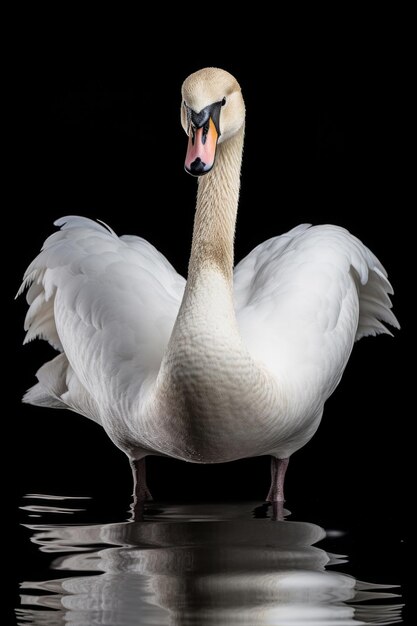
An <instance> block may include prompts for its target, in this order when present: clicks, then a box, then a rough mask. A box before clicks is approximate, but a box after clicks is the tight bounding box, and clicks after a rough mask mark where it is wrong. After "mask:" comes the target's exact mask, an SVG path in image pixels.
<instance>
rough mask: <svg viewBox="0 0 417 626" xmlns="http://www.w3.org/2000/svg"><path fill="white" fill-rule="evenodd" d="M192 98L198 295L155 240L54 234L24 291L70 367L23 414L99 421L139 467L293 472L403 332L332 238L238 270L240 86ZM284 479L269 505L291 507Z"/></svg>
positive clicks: (374, 268)
mask: <svg viewBox="0 0 417 626" xmlns="http://www.w3.org/2000/svg"><path fill="white" fill-rule="evenodd" d="M182 93H183V104H182V107H181V118H182V123H183V126H184V129H185V130H186V132H187V134H188V135H189V147H188V151H187V157H186V163H185V166H186V169H187V170H188V171H189V172H190V173H192V174H196V175H198V176H199V181H198V196H197V208H196V215H195V222H194V233H193V243H192V250H191V257H190V264H189V272H188V279H187V281H185V279H184V278H183V277H181V276H180V275H179V274H177V272H176V271H175V270H174V268H173V267H172V266H171V265H170V263H169V262H168V261H167V260H166V258H165V257H164V256H163V255H162V254H161V253H159V252H158V251H157V250H156V249H155V248H154V247H153V246H152V245H151V244H150V243H148V242H147V241H145V240H144V239H141V238H139V237H133V236H122V237H118V236H117V235H116V234H115V233H114V232H113V231H112V230H111V229H110V228H108V227H106V226H105V225H102V224H98V223H96V222H93V221H92V220H89V219H87V218H82V217H74V216H71V217H66V218H62V219H60V220H58V221H57V222H56V225H57V226H60V230H59V231H57V232H55V233H54V234H52V235H51V236H50V237H49V238H48V239H47V240H46V242H45V244H44V246H43V249H42V252H41V253H40V254H39V256H38V257H37V258H36V259H35V260H34V261H33V263H32V264H31V265H30V266H29V268H28V270H27V272H26V274H25V278H24V282H23V285H22V289H23V288H25V287H26V286H28V285H30V287H29V290H28V293H27V300H28V303H29V311H28V314H27V317H26V322H25V328H26V330H27V335H26V339H25V341H26V342H27V341H30V340H32V339H34V338H35V337H41V338H43V339H46V340H47V341H49V342H50V343H51V344H52V345H53V346H54V347H55V348H56V349H57V350H58V351H59V352H60V354H59V355H58V356H57V357H56V358H55V359H53V360H52V361H50V362H48V363H46V364H45V365H43V366H42V367H41V368H40V370H39V371H38V373H37V377H38V381H39V382H38V384H36V385H35V386H34V387H32V389H30V390H29V391H28V392H27V394H26V396H25V398H24V401H26V402H29V403H31V404H35V405H40V406H48V407H55V408H69V409H72V410H73V411H76V412H77V413H81V414H82V415H85V416H86V417H88V418H90V419H92V420H94V421H95V422H97V423H98V424H101V425H102V426H103V428H104V429H105V430H106V432H107V434H108V435H109V437H110V438H111V439H112V441H113V442H114V443H115V444H116V445H117V446H118V447H119V448H121V449H122V450H123V451H124V452H125V453H126V454H127V455H128V456H129V458H130V460H131V461H132V462H133V463H139V462H141V460H142V459H143V458H144V457H145V456H146V455H149V454H157V455H165V456H171V457H175V458H178V459H183V460H185V461H192V462H196V463H216V462H225V461H232V460H234V459H239V458H244V457H252V456H259V455H265V454H269V455H271V456H272V457H273V459H288V458H289V457H290V456H291V454H292V453H293V452H295V451H296V450H298V449H299V448H301V447H302V446H303V445H304V444H305V443H307V441H308V440H309V439H310V438H311V437H312V435H313V434H314V432H315V431H316V429H317V427H318V425H319V423H320V419H321V415H322V412H323V405H324V402H325V401H326V399H327V398H328V397H329V396H330V394H331V393H332V392H333V391H334V389H335V387H336V386H337V384H338V382H339V380H340V378H341V376H342V373H343V370H344V368H345V366H346V363H347V361H348V359H349V355H350V352H351V350H352V347H353V344H354V342H355V340H357V339H360V338H361V337H363V336H365V335H376V334H378V333H389V331H388V330H387V328H386V327H385V325H384V323H388V324H391V325H392V326H394V327H397V328H398V322H397V320H396V318H395V316H394V315H393V313H392V311H391V302H390V299H389V294H391V293H392V289H391V286H390V283H389V282H388V279H387V274H386V272H385V270H384V268H383V267H382V265H381V264H380V262H379V261H378V259H377V258H376V257H375V256H374V255H373V254H372V252H371V251H370V250H369V249H368V248H367V247H366V246H365V245H364V244H363V243H361V242H360V241H359V240H358V239H356V238H355V237H354V236H353V235H351V234H350V233H349V232H348V231H346V230H345V229H343V228H341V227H338V226H331V225H324V226H310V225H308V224H303V225H300V226H297V227H296V228H294V229H292V230H291V231H290V232H288V233H286V234H284V235H281V236H278V237H273V238H272V239H269V240H268V241H265V242H264V243H262V244H260V245H259V246H258V247H256V248H255V249H254V250H253V251H252V252H251V253H250V254H249V255H248V256H247V257H246V258H245V259H243V260H242V261H240V263H238V264H237V265H236V267H235V268H233V237H234V230H235V222H236V212H237V204H238V196H239V180H240V165H241V156H242V148H243V135H244V104H243V99H242V96H241V93H240V88H239V85H238V84H237V82H236V80H235V79H234V78H233V77H232V76H231V75H230V74H228V73H227V72H224V71H223V70H218V69H214V68H208V69H205V70H201V71H200V72H196V73H195V74H192V75H191V76H190V77H189V78H188V79H187V80H186V81H185V83H184V85H183V91H182ZM203 174H204V175H203ZM139 467H140V465H136V469H137V470H138V468H139ZM142 467H143V466H142ZM275 469H276V475H275V480H277V472H278V474H279V471H278V470H277V468H275ZM283 472H284V473H285V469H284V470H283V471H281V476H280V477H278V482H279V481H281V483H282V484H280V485H279V486H278V488H276V489H272V492H270V497H269V499H272V500H282V498H283V492H282V488H283ZM273 480H274V473H273ZM143 484H144V483H143Z"/></svg>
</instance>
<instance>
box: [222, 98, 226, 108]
mask: <svg viewBox="0 0 417 626" xmlns="http://www.w3.org/2000/svg"><path fill="white" fill-rule="evenodd" d="M225 104H226V98H223V100H222V107H224V105H225Z"/></svg>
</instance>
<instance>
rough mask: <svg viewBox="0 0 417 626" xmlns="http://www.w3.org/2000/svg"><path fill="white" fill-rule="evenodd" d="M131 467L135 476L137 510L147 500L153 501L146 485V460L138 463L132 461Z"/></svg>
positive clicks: (134, 488) (134, 499)
mask: <svg viewBox="0 0 417 626" xmlns="http://www.w3.org/2000/svg"><path fill="white" fill-rule="evenodd" d="M130 467H131V468H132V474H133V506H134V508H135V507H136V505H138V504H140V503H141V502H144V501H145V500H152V496H151V492H150V491H149V489H148V485H147V484H146V464H145V458H143V459H139V460H138V461H136V460H133V459H131V461H130Z"/></svg>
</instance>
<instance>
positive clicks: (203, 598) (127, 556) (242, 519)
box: [17, 494, 402, 626]
mask: <svg viewBox="0 0 417 626" xmlns="http://www.w3.org/2000/svg"><path fill="white" fill-rule="evenodd" d="M28 498H32V499H37V500H41V501H47V500H58V498H57V497H51V496H46V497H45V496H42V495H40V494H32V495H31V496H28ZM59 500H60V502H62V504H64V503H65V506H61V504H60V502H54V506H48V504H39V503H38V504H33V505H29V506H26V505H25V506H23V507H22V509H23V511H24V512H26V511H37V512H39V513H41V514H42V516H43V518H44V519H43V520H42V522H43V523H39V524H33V523H30V524H25V527H26V528H27V529H28V530H29V531H30V533H31V536H30V540H31V541H32V542H33V543H34V544H36V545H37V546H38V548H39V550H40V551H42V552H45V553H48V554H49V555H50V557H49V558H51V559H52V560H51V563H50V572H51V574H50V579H49V580H37V581H24V582H22V584H21V588H22V591H23V593H22V596H21V606H20V608H19V609H18V610H17V616H18V620H19V624H39V625H47V626H52V625H53V626H55V625H57V624H67V623H70V624H71V625H73V626H77V625H79V626H81V625H82V626H85V625H87V624H88V625H90V624H101V625H107V624H108V625H109V626H110V625H111V626H125V625H126V626H128V625H131V624H132V625H133V624H134V625H135V626H137V625H138V624H140V625H144V626H147V625H153V626H155V625H158V626H163V625H165V624H167V625H170V626H176V625H181V626H197V625H203V626H211V625H213V626H214V625H216V626H221V625H223V624H224V625H226V624H227V625H229V624H230V625H233V624H239V625H244V624H250V625H251V626H257V625H261V624H268V625H273V624H279V625H280V626H286V625H287V624H288V625H290V624H291V626H302V625H308V624H315V625H317V624H323V625H324V624H326V625H331V624H334V625H335V626H336V625H337V626H347V625H351V624H356V625H357V624H395V623H400V622H401V606H402V605H401V604H400V603H399V601H398V598H399V596H398V593H393V592H390V591H387V589H388V588H389V587H392V585H379V584H373V583H369V582H368V583H365V582H361V581H358V580H356V579H355V578H353V577H352V576H350V575H348V574H345V573H343V572H341V571H340V566H341V564H343V563H344V562H345V557H344V556H342V555H337V554H330V553H329V552H326V551H325V550H323V549H322V548H319V547H317V546H316V545H314V544H316V543H317V542H319V541H320V540H322V539H324V538H325V536H326V533H325V531H324V530H323V529H322V528H320V527H319V526H317V525H316V524H312V523H308V522H293V521H286V520H285V519H283V520H282V521H273V520H271V518H270V517H268V516H269V515H270V512H269V509H268V508H267V507H265V506H263V507H262V506H259V505H258V506H257V505H256V504H253V505H251V504H250V503H243V504H240V503H238V504H236V503H235V504H230V505H228V504H223V503H222V504H221V505H209V504H205V505H188V506H187V505H162V504H154V503H152V504H150V505H148V506H147V507H146V508H145V511H144V514H143V519H142V520H141V521H138V522H123V523H113V524H74V523H72V524H71V525H68V524H56V523H54V524H51V523H48V519H47V518H48V516H50V515H53V516H54V517H55V516H56V515H57V513H65V514H68V513H69V512H71V513H73V514H74V515H75V516H76V515H77V513H78V512H79V511H80V510H81V511H82V510H83V509H78V508H72V507H69V506H68V502H67V500H68V499H67V498H65V497H59ZM71 500H76V498H71ZM71 520H73V518H71ZM342 535H343V532H342V531H339V530H337V529H334V530H332V531H330V532H329V536H331V537H332V540H333V541H334V540H335V538H336V539H337V537H340V536H342ZM334 567H336V568H337V571H336V570H334V569H332V568H334Z"/></svg>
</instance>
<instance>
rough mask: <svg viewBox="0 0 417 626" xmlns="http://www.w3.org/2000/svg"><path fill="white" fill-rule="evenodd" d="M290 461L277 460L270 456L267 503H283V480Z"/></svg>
mask: <svg viewBox="0 0 417 626" xmlns="http://www.w3.org/2000/svg"><path fill="white" fill-rule="evenodd" d="M289 462H290V459H277V458H275V457H274V456H271V486H270V488H269V493H268V495H267V497H266V500H267V502H284V480H285V472H286V471H287V467H288V463H289Z"/></svg>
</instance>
